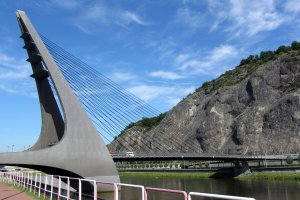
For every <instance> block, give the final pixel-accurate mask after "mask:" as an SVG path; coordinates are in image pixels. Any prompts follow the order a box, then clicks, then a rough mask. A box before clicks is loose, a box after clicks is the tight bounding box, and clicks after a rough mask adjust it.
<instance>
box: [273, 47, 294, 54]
mask: <svg viewBox="0 0 300 200" xmlns="http://www.w3.org/2000/svg"><path fill="white" fill-rule="evenodd" d="M290 50H291V47H289V46H285V45H281V46H279V47H278V49H277V50H276V53H277V54H279V53H281V52H284V53H285V52H288V51H290Z"/></svg>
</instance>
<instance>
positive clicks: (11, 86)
mask: <svg viewBox="0 0 300 200" xmlns="http://www.w3.org/2000/svg"><path fill="white" fill-rule="evenodd" d="M17 9H20V10H24V11H25V12H26V13H27V15H28V16H29V18H30V19H31V21H32V22H33V24H34V26H35V27H36V29H37V30H38V31H39V32H40V33H42V34H43V35H45V36H46V37H47V38H48V39H50V40H52V41H54V42H56V43H57V44H59V45H60V46H62V47H63V48H64V49H66V50H67V51H69V52H71V53H72V54H74V55H75V56H77V57H78V58H80V59H81V60H83V61H85V62H86V63H88V64H89V65H91V66H93V67H95V68H96V69H97V70H99V71H100V72H101V73H103V74H104V75H106V76H107V77H109V78H111V79H113V80H114V81H115V82H116V83H118V84H121V85H122V86H123V87H124V88H126V89H127V90H129V91H130V92H132V93H133V94H135V95H137V96H138V97H140V98H141V99H143V100H145V101H146V102H148V103H149V104H151V105H152V106H154V107H156V108H157V109H159V110H160V111H162V112H164V111H167V110H169V109H170V108H172V107H173V106H174V105H176V103H177V102H178V101H180V100H181V99H182V98H183V97H185V96H186V95H187V94H188V93H191V92H193V91H194V90H195V89H196V88H197V87H199V86H201V85H202V83H203V82H204V81H207V80H211V79H213V78H216V77H217V76H218V75H220V74H222V73H224V72H225V71H226V70H229V69H232V68H233V67H234V66H236V65H237V64H238V63H239V61H240V60H241V59H242V58H245V57H247V56H248V55H249V54H255V53H259V52H260V51H262V50H274V49H276V48H277V47H278V46H279V45H282V44H284V45H288V44H290V43H291V42H292V41H294V40H297V41H299V40H300V38H299V37H300V1H294V0H277V1H275V0H265V1H264V0H258V1H256V0H253V1H248V0H240V1H238V0H232V1H229V0H228V1H226V0H224V1H221V0H219V1H218V0H202V1H198V0H182V1H180V0H164V1H150V0H149V1H100V0H98V1H88V0H74V1H72V0H44V1H40V0H36V1H35V0H31V1H28V0H14V1H11V0H2V1H0V44H1V45H0V108H1V112H0V124H1V126H0V137H1V140H0V151H7V150H8V148H9V149H10V150H11V146H12V145H14V150H23V149H24V147H28V146H29V145H32V144H33V143H34V142H35V140H36V139H37V137H38V134H39V130H40V126H41V120H40V108H39V102H38V99H37V93H36V89H35V84H34V81H33V80H32V79H31V78H29V75H30V74H31V68H30V65H29V64H28V63H27V62H26V61H25V60H26V52H25V50H23V49H22V48H21V47H22V46H23V41H22V40H20V39H19V35H20V31H19V27H18V24H17V20H16V17H15V11H16V10H17ZM8 146H9V147H8Z"/></svg>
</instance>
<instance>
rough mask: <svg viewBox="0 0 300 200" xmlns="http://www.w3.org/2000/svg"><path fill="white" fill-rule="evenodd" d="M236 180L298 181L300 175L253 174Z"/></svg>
mask: <svg viewBox="0 0 300 200" xmlns="http://www.w3.org/2000/svg"><path fill="white" fill-rule="evenodd" d="M237 178H238V179H253V180H278V181H300V173H297V172H254V173H251V174H248V175H244V176H239V177H237Z"/></svg>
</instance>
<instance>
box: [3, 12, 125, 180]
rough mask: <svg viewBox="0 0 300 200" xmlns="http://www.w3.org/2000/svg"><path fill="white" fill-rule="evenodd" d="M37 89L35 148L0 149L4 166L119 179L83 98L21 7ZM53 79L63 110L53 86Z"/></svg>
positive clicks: (22, 27) (21, 17)
mask: <svg viewBox="0 0 300 200" xmlns="http://www.w3.org/2000/svg"><path fill="white" fill-rule="evenodd" d="M17 18H18V22H19V25H20V28H21V32H22V36H21V38H23V39H24V41H25V46H24V48H25V49H27V52H28V55H29V59H28V61H29V62H30V63H31V66H32V69H33V75H32V77H33V78H35V80H36V85H37V89H38V94H39V100H40V106H41V112H42V128H41V134H40V137H39V139H38V141H37V142H36V144H35V145H33V146H32V148H30V149H28V150H26V151H24V152H16V153H14V152H13V153H1V154H0V164H1V165H14V166H23V167H28V168H32V169H37V170H40V171H43V172H45V173H49V174H57V175H65V176H72V177H84V178H90V179H95V180H101V181H111V182H119V176H118V172H117V170H116V168H115V164H114V162H113V160H112V158H111V156H110V154H109V152H108V149H107V148H106V145H105V143H104V142H103V140H102V139H101V137H100V134H99V133H98V131H97V130H96V128H95V127H94V125H93V123H92V122H91V120H90V119H89V117H88V116H87V114H86V112H85V111H84V109H83V108H82V106H81V104H80V103H79V101H78V99H77V97H76V96H75V94H74V92H73V90H72V89H71V87H70V86H69V84H68V83H67V81H66V80H65V78H64V76H63V75H62V73H61V71H60V70H59V68H58V66H57V65H56V63H55V61H54V60H53V58H52V56H51V55H50V53H49V52H48V50H47V48H46V47H45V45H44V43H43V42H42V40H41V38H40V37H39V35H38V33H37V32H36V31H35V29H34V27H33V25H32V24H31V22H30V20H29V19H28V17H27V16H26V14H25V12H23V11H17ZM48 77H50V78H51V80H52V83H53V85H54V87H55V90H56V93H57V96H58V98H59V102H60V106H61V108H62V110H63V117H62V116H61V113H60V110H59V107H58V105H57V103H56V100H55V98H54V95H53V92H52V90H51V88H50V84H49V81H48Z"/></svg>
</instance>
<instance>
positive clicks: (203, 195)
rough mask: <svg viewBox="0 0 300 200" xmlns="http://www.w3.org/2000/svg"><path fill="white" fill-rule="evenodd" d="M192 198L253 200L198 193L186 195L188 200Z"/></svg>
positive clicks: (250, 199) (251, 199)
mask: <svg viewBox="0 0 300 200" xmlns="http://www.w3.org/2000/svg"><path fill="white" fill-rule="evenodd" d="M192 196H198V197H209V198H215V199H230V200H255V199H253V198H249V197H238V196H228V195H220V194H209V193H200V192H190V193H189V195H188V200H192Z"/></svg>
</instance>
